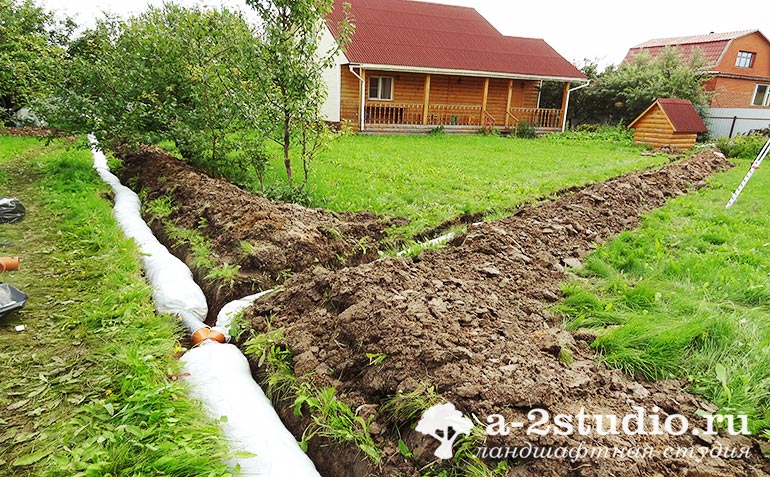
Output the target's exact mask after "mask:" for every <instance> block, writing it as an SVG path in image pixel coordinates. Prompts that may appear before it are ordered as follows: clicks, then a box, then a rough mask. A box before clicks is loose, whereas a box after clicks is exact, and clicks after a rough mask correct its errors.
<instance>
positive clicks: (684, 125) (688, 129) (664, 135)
mask: <svg viewBox="0 0 770 477" xmlns="http://www.w3.org/2000/svg"><path fill="white" fill-rule="evenodd" d="M628 127H629V128H633V129H634V130H635V132H634V142H635V143H637V144H649V145H650V146H655V147H659V148H660V147H666V146H668V147H671V148H674V149H690V148H692V147H693V146H694V145H695V141H696V139H697V137H698V133H704V132H706V131H708V128H706V125H705V124H703V120H702V119H701V118H700V116H699V115H698V112H697V111H695V108H694V107H693V105H692V103H691V102H690V101H689V100H687V99H669V98H659V99H657V100H656V101H655V102H654V103H652V105H650V107H649V108H647V109H646V110H644V112H643V113H642V114H640V115H639V117H638V118H636V119H634V121H633V122H632V123H631V124H629V125H628Z"/></svg>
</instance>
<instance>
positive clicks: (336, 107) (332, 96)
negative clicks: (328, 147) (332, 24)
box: [318, 25, 348, 122]
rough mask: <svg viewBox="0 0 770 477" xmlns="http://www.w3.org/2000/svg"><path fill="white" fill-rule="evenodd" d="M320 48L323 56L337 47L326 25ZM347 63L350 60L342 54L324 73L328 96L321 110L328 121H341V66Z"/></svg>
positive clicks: (320, 40)
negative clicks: (332, 66)
mask: <svg viewBox="0 0 770 477" xmlns="http://www.w3.org/2000/svg"><path fill="white" fill-rule="evenodd" d="M318 47H319V48H318V51H319V52H320V53H321V54H323V55H326V54H327V53H328V52H329V51H332V50H333V49H334V48H335V47H336V43H335V41H334V37H333V36H332V33H331V32H330V31H329V28H328V27H327V26H326V25H324V27H323V31H322V33H321V38H320V39H319V44H318ZM346 63H348V59H347V58H346V57H345V54H344V53H342V52H340V53H339V54H338V55H337V57H336V58H335V59H334V68H331V69H328V70H326V71H324V73H323V80H324V82H325V83H326V90H327V91H326V92H327V96H326V101H325V102H324V104H323V107H322V108H321V114H322V115H323V117H324V119H325V120H327V121H332V122H339V120H340V89H341V88H342V85H341V82H342V77H341V74H340V65H344V64H346Z"/></svg>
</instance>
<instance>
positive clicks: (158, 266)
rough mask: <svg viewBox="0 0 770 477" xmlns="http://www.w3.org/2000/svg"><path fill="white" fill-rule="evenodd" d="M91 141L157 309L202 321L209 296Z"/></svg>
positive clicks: (124, 230)
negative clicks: (154, 229)
mask: <svg viewBox="0 0 770 477" xmlns="http://www.w3.org/2000/svg"><path fill="white" fill-rule="evenodd" d="M89 140H90V141H91V144H92V153H93V157H94V169H96V172H97V173H98V174H99V177H101V178H102V180H103V181H104V182H106V183H108V184H109V185H110V186H111V187H112V191H113V193H114V195H115V199H114V200H115V206H114V210H115V218H116V219H117V221H118V224H120V227H121V229H123V232H124V233H125V234H126V236H128V237H130V238H133V239H134V241H135V242H136V244H137V246H138V247H139V251H140V253H141V260H142V265H144V272H145V275H146V276H147V280H148V281H149V282H150V285H152V297H153V301H154V302H155V308H156V309H157V310H158V312H160V313H171V314H174V315H177V316H182V315H185V316H188V317H189V316H191V317H195V318H197V319H198V320H199V321H201V322H203V320H205V319H206V315H207V314H208V305H207V303H206V296H205V295H204V294H203V291H202V290H201V288H200V287H199V286H198V284H197V283H195V280H193V277H192V272H190V269H189V268H188V267H187V265H185V264H184V262H182V261H181V260H179V259H178V258H176V257H175V256H173V255H172V254H171V253H169V251H168V249H166V247H164V246H163V244H161V243H160V242H158V240H157V239H156V238H155V236H154V235H153V233H152V230H150V227H148V226H147V224H146V223H145V222H144V219H142V213H141V208H142V204H141V201H140V200H139V196H137V195H136V193H135V192H134V191H132V190H131V189H129V188H128V187H126V186H124V185H123V184H121V183H120V180H119V179H118V178H117V177H116V176H115V175H114V174H113V173H112V172H110V169H109V167H108V166H107V158H106V157H105V156H104V153H103V152H102V151H100V150H98V149H97V147H96V144H95V141H96V140H95V139H94V138H93V137H89ZM191 331H195V330H191Z"/></svg>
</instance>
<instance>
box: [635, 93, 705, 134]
mask: <svg viewBox="0 0 770 477" xmlns="http://www.w3.org/2000/svg"><path fill="white" fill-rule="evenodd" d="M655 105H658V106H659V107H660V108H661V109H662V110H663V113H664V114H665V115H666V116H667V117H668V120H669V121H671V125H672V126H674V132H678V133H701V132H706V131H708V128H707V127H706V125H705V124H704V123H703V120H702V119H701V117H700V116H699V115H698V112H697V111H695V108H694V107H693V105H692V103H691V102H690V100H688V99H670V98H658V100H657V101H655V102H654V103H653V104H652V106H650V107H649V108H647V109H646V110H645V111H644V112H643V113H642V114H640V115H639V117H638V118H636V119H634V121H633V122H632V123H631V124H629V125H628V127H630V128H631V127H634V124H636V122H637V121H639V120H640V119H642V118H643V117H644V116H645V115H646V114H647V112H648V111H649V110H650V109H652V108H653V107H655Z"/></svg>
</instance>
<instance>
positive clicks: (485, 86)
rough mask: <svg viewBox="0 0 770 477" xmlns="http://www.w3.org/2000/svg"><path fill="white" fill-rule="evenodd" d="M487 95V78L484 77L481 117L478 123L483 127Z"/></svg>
mask: <svg viewBox="0 0 770 477" xmlns="http://www.w3.org/2000/svg"><path fill="white" fill-rule="evenodd" d="M488 97H489V78H484V92H483V94H482V95H481V117H480V118H479V125H481V127H484V115H485V113H486V112H487V98H488Z"/></svg>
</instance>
